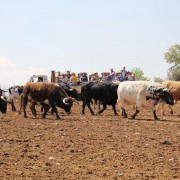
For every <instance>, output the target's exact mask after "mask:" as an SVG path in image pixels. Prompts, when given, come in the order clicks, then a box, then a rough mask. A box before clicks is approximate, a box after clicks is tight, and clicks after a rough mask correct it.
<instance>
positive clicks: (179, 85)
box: [161, 81, 180, 115]
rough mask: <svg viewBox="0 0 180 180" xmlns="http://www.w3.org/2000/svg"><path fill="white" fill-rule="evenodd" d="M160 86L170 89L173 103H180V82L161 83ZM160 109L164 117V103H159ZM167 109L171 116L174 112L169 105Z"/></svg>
mask: <svg viewBox="0 0 180 180" xmlns="http://www.w3.org/2000/svg"><path fill="white" fill-rule="evenodd" d="M162 85H163V87H165V88H168V89H171V92H172V95H173V98H174V102H175V103H177V101H180V82H179V81H163V82H162ZM161 108H162V114H163V115H165V113H164V103H161ZM169 109H170V113H171V114H173V113H174V112H173V109H172V106H171V105H169Z"/></svg>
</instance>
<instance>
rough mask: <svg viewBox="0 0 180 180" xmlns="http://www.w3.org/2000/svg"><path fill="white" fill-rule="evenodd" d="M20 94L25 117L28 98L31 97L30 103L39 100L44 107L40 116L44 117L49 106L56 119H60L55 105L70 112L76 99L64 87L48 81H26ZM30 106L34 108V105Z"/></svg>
mask: <svg viewBox="0 0 180 180" xmlns="http://www.w3.org/2000/svg"><path fill="white" fill-rule="evenodd" d="M22 94H23V111H24V117H25V118H27V113H26V105H27V103H28V99H31V98H32V102H33V103H32V104H35V102H39V103H41V105H42V106H43V107H44V112H43V116H42V118H45V116H46V114H47V112H48V110H49V108H50V107H51V108H52V111H53V112H55V114H56V118H57V119H60V116H59V115H58V112H57V108H56V106H57V107H60V108H62V109H64V110H65V111H66V112H68V113H70V111H71V107H72V105H73V102H74V101H76V100H75V99H74V98H71V97H69V96H68V95H67V93H66V92H65V91H64V89H62V88H61V87H59V86H58V85H56V84H54V83H49V82H28V83H26V85H25V86H24V89H23V93H22ZM32 107H33V108H34V106H32ZM33 110H34V109H33ZM33 114H34V113H33ZM34 115H35V114H34Z"/></svg>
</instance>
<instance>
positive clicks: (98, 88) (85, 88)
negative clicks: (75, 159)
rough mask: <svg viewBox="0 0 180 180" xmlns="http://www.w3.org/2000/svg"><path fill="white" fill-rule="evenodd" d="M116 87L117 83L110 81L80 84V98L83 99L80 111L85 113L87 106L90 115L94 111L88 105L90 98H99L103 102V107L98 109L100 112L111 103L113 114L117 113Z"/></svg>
mask: <svg viewBox="0 0 180 180" xmlns="http://www.w3.org/2000/svg"><path fill="white" fill-rule="evenodd" d="M117 88H118V85H117V84H114V83H111V82H87V83H83V85H82V86H81V98H82V101H83V107H82V113H83V114H85V107H86V105H87V106H88V108H89V110H90V112H91V114H92V115H94V112H93V110H92V108H91V106H90V103H91V100H92V99H94V100H95V101H97V100H100V101H101V102H102V104H103V109H101V110H99V111H98V114H101V113H102V112H103V111H104V110H105V109H106V108H107V105H111V106H112V108H113V110H114V114H115V115H117V111H116V103H117Z"/></svg>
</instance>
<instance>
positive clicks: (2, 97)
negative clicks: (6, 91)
mask: <svg viewBox="0 0 180 180" xmlns="http://www.w3.org/2000/svg"><path fill="white" fill-rule="evenodd" d="M1 99H2V100H3V101H5V102H9V101H7V100H6V99H5V98H4V96H1Z"/></svg>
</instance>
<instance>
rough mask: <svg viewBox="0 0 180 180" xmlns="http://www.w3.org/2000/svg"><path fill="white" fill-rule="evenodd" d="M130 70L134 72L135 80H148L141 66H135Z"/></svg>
mask: <svg viewBox="0 0 180 180" xmlns="http://www.w3.org/2000/svg"><path fill="white" fill-rule="evenodd" d="M131 71H132V72H133V73H134V74H135V79H136V81H141V80H142V81H149V78H147V77H145V76H144V72H143V70H142V69H141V68H138V67H135V68H133V69H132V70H131Z"/></svg>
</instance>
